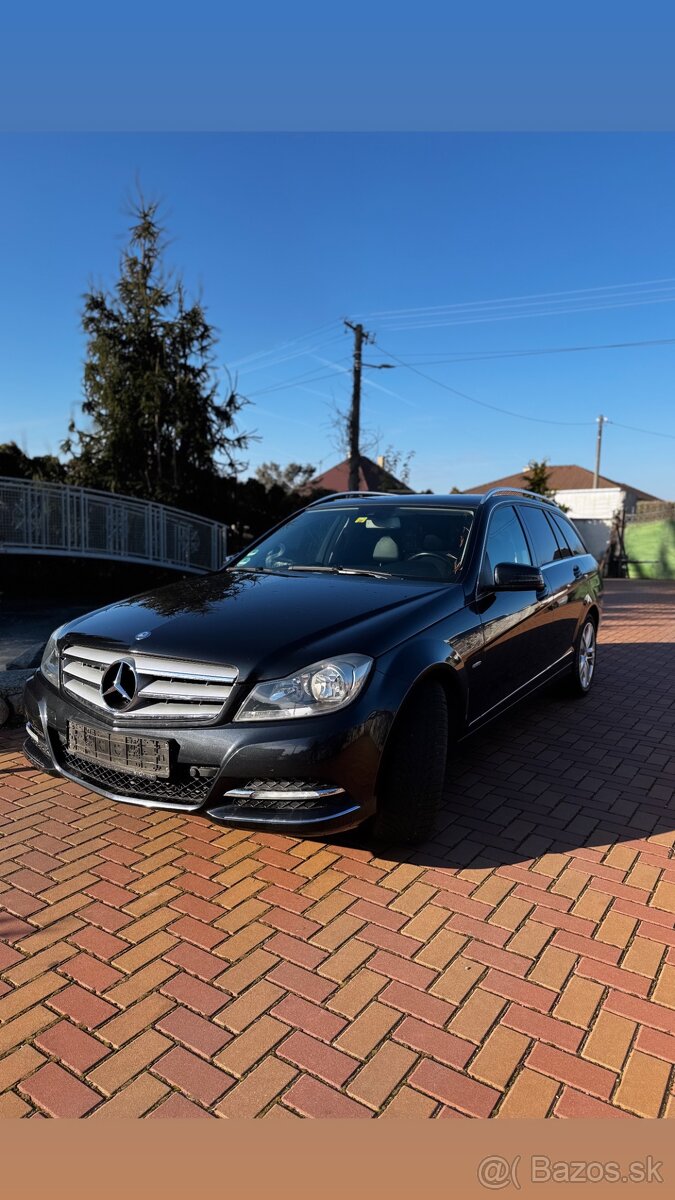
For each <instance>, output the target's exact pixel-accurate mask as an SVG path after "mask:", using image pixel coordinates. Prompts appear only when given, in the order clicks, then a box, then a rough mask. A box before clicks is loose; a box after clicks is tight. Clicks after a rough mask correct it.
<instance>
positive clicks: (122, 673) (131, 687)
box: [101, 659, 138, 712]
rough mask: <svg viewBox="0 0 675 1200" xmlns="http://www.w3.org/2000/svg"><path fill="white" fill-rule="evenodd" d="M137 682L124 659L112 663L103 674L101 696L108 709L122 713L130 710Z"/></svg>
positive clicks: (133, 672) (134, 673) (132, 670)
mask: <svg viewBox="0 0 675 1200" xmlns="http://www.w3.org/2000/svg"><path fill="white" fill-rule="evenodd" d="M137 688H138V680H137V678H136V672H135V670H134V668H133V667H132V665H131V663H129V662H126V661H125V660H124V659H117V660H116V661H115V662H112V663H111V664H110V666H109V667H107V668H106V670H105V671H104V672H103V677H102V679H101V696H102V698H103V700H104V702H105V703H106V704H107V705H108V708H113V709H117V711H118V712H119V711H123V710H124V709H126V708H131V705H132V704H133V702H134V700H135V699H136V691H137Z"/></svg>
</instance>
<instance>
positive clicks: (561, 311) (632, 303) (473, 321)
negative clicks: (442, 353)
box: [388, 295, 675, 333]
mask: <svg viewBox="0 0 675 1200" xmlns="http://www.w3.org/2000/svg"><path fill="white" fill-rule="evenodd" d="M673 302H675V295H673V296H661V297H659V298H658V299H656V300H629V301H626V302H625V303H621V304H586V305H579V306H578V307H576V308H557V309H549V310H547V311H541V310H539V309H532V310H531V311H529V312H509V313H499V314H494V313H492V314H490V315H488V316H477V317H474V316H470V317H468V318H466V317H462V319H461V320H449V321H423V322H415V323H413V324H403V325H389V326H388V330H390V331H391V332H394V333H398V332H401V331H405V330H414V329H441V328H447V327H449V326H451V325H485V324H490V323H491V322H495V321H523V320H526V319H528V318H532V317H566V316H574V314H575V313H582V312H604V311H606V310H608V309H617V308H640V307H642V306H643V305H646V304H672V303H673Z"/></svg>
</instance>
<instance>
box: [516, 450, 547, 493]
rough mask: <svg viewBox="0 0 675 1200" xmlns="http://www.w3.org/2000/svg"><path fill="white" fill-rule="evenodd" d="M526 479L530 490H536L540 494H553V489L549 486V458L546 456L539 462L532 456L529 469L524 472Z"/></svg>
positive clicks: (528, 465)
mask: <svg viewBox="0 0 675 1200" xmlns="http://www.w3.org/2000/svg"><path fill="white" fill-rule="evenodd" d="M523 477H524V479H525V481H526V487H527V490H528V492H536V493H537V495H538V496H552V495H553V491H552V489H551V488H550V487H549V478H550V471H549V469H548V459H547V458H544V459H542V461H541V462H537V460H536V459H535V458H531V459H530V461H529V463H528V464H527V470H526V471H525V472H524V473H523Z"/></svg>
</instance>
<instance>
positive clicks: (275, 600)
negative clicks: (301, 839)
mask: <svg viewBox="0 0 675 1200" xmlns="http://www.w3.org/2000/svg"><path fill="white" fill-rule="evenodd" d="M601 591H602V580H601V577H600V572H599V569H598V564H597V563H596V561H595V559H594V558H593V557H592V556H591V555H590V554H589V553H588V551H587V550H586V548H585V546H584V545H583V542H582V540H581V538H580V536H579V534H578V533H577V531H576V529H575V528H574V525H573V524H572V523H571V522H570V521H569V520H568V519H567V517H566V516H565V515H564V513H563V512H562V511H561V509H559V508H558V507H557V505H556V504H555V503H554V502H553V501H549V500H544V499H542V497H541V496H537V495H533V494H530V493H528V492H519V491H516V490H515V489H505V488H500V489H496V490H493V491H491V492H488V493H487V495H451V496H433V495H413V494H410V495H401V494H391V493H389V494H379V493H368V492H359V493H354V492H346V493H341V494H338V495H332V496H328V497H326V498H324V499H321V500H316V501H315V502H314V503H311V504H309V505H308V506H307V507H306V508H304V509H303V510H302V511H301V512H299V513H297V514H296V515H295V516H293V517H291V518H290V519H289V520H287V521H285V522H284V523H282V524H281V525H279V526H277V528H275V529H273V530H272V532H271V533H269V534H266V535H265V536H264V537H261V538H260V539H258V541H256V542H254V543H253V544H252V545H250V546H248V547H247V549H246V550H244V551H242V552H241V553H239V554H236V555H234V556H233V557H232V558H231V559H230V560H229V561H228V562H227V564H226V566H225V567H224V568H223V569H222V570H220V571H217V572H215V573H213V574H210V575H207V576H203V577H199V578H191V579H183V580H181V581H180V582H178V583H174V584H171V585H169V586H168V587H163V588H160V589H157V590H155V591H150V592H148V593H146V594H143V595H140V596H135V597H133V598H132V599H130V600H126V601H123V602H121V603H118V604H112V605H110V606H109V607H106V608H102V609H99V610H97V611H96V612H93V613H91V614H89V615H88V616H85V617H79V618H78V619H77V620H75V621H72V622H71V623H70V624H68V625H64V626H62V627H61V628H60V629H57V630H56V631H55V633H53V634H52V636H51V638H50V639H49V642H48V644H47V647H46V649H45V652H44V657H43V659H42V664H41V667H40V670H39V671H38V672H37V673H36V674H35V675H34V676H33V677H32V678H31V679H30V680H29V681H28V684H27V685H26V695H25V702H26V713H27V718H28V720H27V725H26V729H27V732H28V738H27V740H26V743H25V750H26V754H27V755H28V757H29V758H30V759H31V760H32V762H33V763H34V764H35V765H36V766H39V767H40V768H41V769H43V770H46V771H56V772H58V773H59V774H60V775H63V776H65V777H66V778H67V779H71V780H75V781H76V782H78V783H81V784H83V785H84V786H85V787H87V788H90V789H91V790H92V791H95V792H99V793H100V794H101V795H104V796H107V797H110V798H111V799H114V800H121V801H124V802H127V803H131V804H140V805H149V806H152V807H156V808H165V809H174V810H177V811H181V812H201V813H203V814H204V815H205V816H208V817H210V818H211V819H213V820H214V821H218V822H222V823H224V824H226V825H241V826H244V827H245V828H255V827H258V826H265V827H267V828H271V829H277V830H285V831H287V832H292V833H294V832H297V833H313V834H322V833H335V832H338V831H342V830H345V829H348V828H351V827H352V826H355V825H358V824H359V823H361V822H362V821H365V820H367V819H369V818H374V828H375V833H376V834H377V835H378V836H379V837H381V838H383V839H385V840H387V841H414V840H419V839H421V838H424V837H425V836H428V835H429V833H430V832H431V829H432V827H433V821H434V815H435V812H436V809H437V807H438V805H439V803H440V800H441V796H442V790H443V783H444V774H445V768H446V762H447V757H448V753H449V749H450V747H451V746H452V745H453V744H454V743H455V742H456V740H457V739H459V738H461V737H464V736H465V735H466V734H468V733H471V732H473V731H474V730H476V729H478V728H479V727H480V726H482V725H484V724H485V723H486V722H487V721H490V720H492V718H493V717H496V716H498V715H499V714H500V713H502V712H504V710H505V709H508V708H510V707H511V706H512V705H513V704H516V703H517V702H518V701H519V700H521V699H522V698H523V697H525V696H528V695H530V694H531V693H532V692H533V691H534V690H535V689H537V688H540V687H542V686H544V685H546V684H548V683H549V682H551V681H552V680H554V679H556V678H558V677H561V679H562V677H565V686H566V687H567V688H568V690H569V692H570V693H571V694H572V695H576V696H584V695H587V694H588V692H589V689H590V687H591V684H592V682H593V677H594V672H595V659H596V634H597V629H598V621H599V617H600V599H601Z"/></svg>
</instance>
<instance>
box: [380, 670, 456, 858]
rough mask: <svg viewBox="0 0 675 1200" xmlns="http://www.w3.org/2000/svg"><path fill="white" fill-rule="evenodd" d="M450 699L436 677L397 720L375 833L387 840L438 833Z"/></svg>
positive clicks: (422, 686) (418, 690) (385, 766)
mask: <svg viewBox="0 0 675 1200" xmlns="http://www.w3.org/2000/svg"><path fill="white" fill-rule="evenodd" d="M448 720H449V717H448V700H447V696H446V692H445V688H444V687H443V685H442V684H441V683H439V682H438V680H436V679H430V680H427V681H425V682H423V683H420V684H419V685H418V686H417V687H416V688H415V689H414V691H413V692H412V693H411V695H410V696H409V697H408V699H407V700H406V701H405V704H404V706H403V708H402V709H401V712H400V713H399V715H398V717H397V718H396V722H395V724H394V728H393V729H392V731H391V734H390V736H389V741H388V744H387V748H386V750H385V757H384V762H383V765H382V769H381V771H380V779H379V783H378V789H377V813H376V816H375V825H374V832H375V836H376V838H377V839H378V840H379V841H383V842H394V843H403V842H420V841H423V840H424V839H425V838H427V837H429V835H430V834H431V832H432V831H433V827H434V822H435V819H436V814H437V812H438V809H439V807H440V804H441V800H442V797H443V784H444V781H445V768H446V762H447V755H448Z"/></svg>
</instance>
